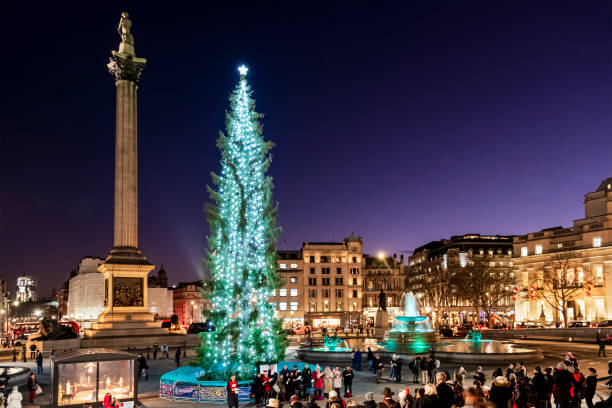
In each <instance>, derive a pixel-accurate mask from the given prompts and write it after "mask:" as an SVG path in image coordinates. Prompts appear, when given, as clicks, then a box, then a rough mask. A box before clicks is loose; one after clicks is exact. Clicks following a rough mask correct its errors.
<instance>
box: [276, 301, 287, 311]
mask: <svg viewBox="0 0 612 408" xmlns="http://www.w3.org/2000/svg"><path fill="white" fill-rule="evenodd" d="M278 309H279V310H287V302H280V303H279V304H278Z"/></svg>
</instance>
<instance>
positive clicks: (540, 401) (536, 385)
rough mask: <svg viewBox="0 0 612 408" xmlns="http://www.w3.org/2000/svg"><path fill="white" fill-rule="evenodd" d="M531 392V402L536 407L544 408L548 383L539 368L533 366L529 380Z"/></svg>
mask: <svg viewBox="0 0 612 408" xmlns="http://www.w3.org/2000/svg"><path fill="white" fill-rule="evenodd" d="M531 386H532V390H533V400H534V403H535V405H536V407H545V406H546V399H547V398H548V381H547V380H546V376H545V375H544V373H543V372H542V368H541V367H540V366H535V368H534V369H533V378H532V379H531Z"/></svg>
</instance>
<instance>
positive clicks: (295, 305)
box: [289, 302, 298, 310]
mask: <svg viewBox="0 0 612 408" xmlns="http://www.w3.org/2000/svg"><path fill="white" fill-rule="evenodd" d="M289 307H290V309H291V310H298V302H291V303H290V304H289Z"/></svg>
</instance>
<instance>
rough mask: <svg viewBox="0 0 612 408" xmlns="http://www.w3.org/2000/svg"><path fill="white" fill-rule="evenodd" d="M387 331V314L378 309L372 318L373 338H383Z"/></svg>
mask: <svg viewBox="0 0 612 408" xmlns="http://www.w3.org/2000/svg"><path fill="white" fill-rule="evenodd" d="M388 329H389V313H388V312H387V311H386V310H381V309H378V310H377V311H376V317H375V318H374V336H375V337H383V336H384V335H385V333H386V332H387V330H388Z"/></svg>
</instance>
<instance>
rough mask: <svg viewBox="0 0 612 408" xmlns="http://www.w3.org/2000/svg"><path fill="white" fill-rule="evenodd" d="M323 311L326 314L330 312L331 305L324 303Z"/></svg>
mask: <svg viewBox="0 0 612 408" xmlns="http://www.w3.org/2000/svg"><path fill="white" fill-rule="evenodd" d="M323 311H324V312H329V303H327V301H326V302H325V303H323Z"/></svg>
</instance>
